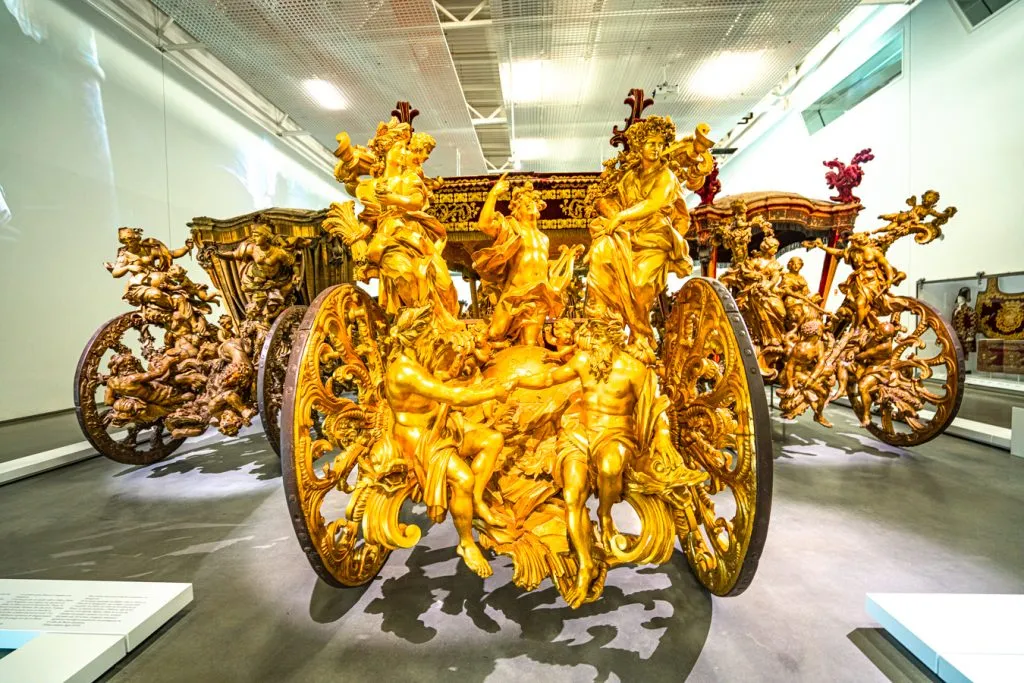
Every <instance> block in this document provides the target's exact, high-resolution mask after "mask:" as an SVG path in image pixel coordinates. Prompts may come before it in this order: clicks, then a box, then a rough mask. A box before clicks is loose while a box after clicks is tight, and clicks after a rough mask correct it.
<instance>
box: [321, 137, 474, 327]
mask: <svg viewBox="0 0 1024 683" xmlns="http://www.w3.org/2000/svg"><path fill="white" fill-rule="evenodd" d="M412 139H413V135H412V130H411V128H410V127H409V124H406V123H399V122H398V120H397V119H391V121H390V122H388V123H381V124H380V125H379V126H378V127H377V134H376V135H375V136H374V138H373V139H372V140H371V141H370V143H369V145H368V147H358V146H354V145H352V144H351V141H350V140H349V138H348V135H346V134H345V133H342V134H340V135H338V149H337V150H336V151H335V156H337V157H338V159H339V161H338V164H337V165H336V166H335V177H336V178H338V180H339V181H341V182H344V183H345V185H346V188H348V189H349V191H350V192H351V193H353V194H355V196H356V197H357V198H358V199H359V200H360V202H362V204H363V210H362V211H361V212H360V214H359V216H358V217H356V215H355V208H354V203H353V202H344V203H341V204H339V203H332V204H331V207H330V209H329V210H328V217H327V219H325V220H324V228H325V229H326V230H327V231H328V232H329V233H330V234H332V235H337V236H338V237H340V238H341V240H342V241H343V242H344V243H345V244H346V245H347V246H348V247H349V248H350V249H351V252H352V257H353V260H354V262H355V276H356V278H357V279H359V280H362V281H364V282H367V281H369V279H370V278H372V277H378V278H379V279H380V294H379V301H380V304H381V307H382V308H383V309H384V311H385V312H386V313H388V314H391V315H394V314H397V313H398V311H399V309H400V308H402V307H403V306H422V305H425V304H430V305H431V306H432V307H433V309H434V312H435V314H436V315H438V317H439V318H441V319H442V320H444V321H445V323H446V324H448V325H449V326H452V327H457V316H458V312H459V303H458V297H457V295H456V292H455V285H454V283H453V282H452V278H451V274H450V273H449V271H448V266H447V264H446V263H445V261H444V258H443V257H442V252H443V251H444V247H445V244H446V242H447V239H448V234H447V231H446V229H445V227H444V225H442V224H441V223H440V222H439V221H438V220H437V219H436V218H435V217H433V216H431V215H430V214H429V213H427V212H426V210H427V208H429V206H430V198H431V194H432V189H431V184H429V183H428V182H427V181H426V180H425V176H424V175H423V169H422V162H423V161H425V160H426V158H427V156H428V155H429V153H430V150H431V149H432V148H433V147H432V144H431V143H433V138H430V136H427V135H423V134H417V137H416V141H417V148H416V150H415V152H413V151H411V150H410V142H411V141H412ZM364 175H369V178H363V177H362V176H364Z"/></svg>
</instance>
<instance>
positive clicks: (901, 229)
mask: <svg viewBox="0 0 1024 683" xmlns="http://www.w3.org/2000/svg"><path fill="white" fill-rule="evenodd" d="M938 203H939V193H938V192H936V191H935V190H927V191H925V193H924V194H923V195H921V203H920V204H918V203H917V197H916V196H911V197H909V198H908V199H907V206H909V207H910V208H909V209H907V210H906V211H897V212H896V213H883V214H882V215H881V216H879V217H878V218H879V219H880V220H883V221H889V224H888V225H885V226H882V227H881V228H878V229H876V230H873V231H872V234H874V235H878V237H877V238H876V239H877V240H878V241H879V242H880V243H882V244H883V250H884V249H888V247H889V245H891V244H892V243H893V242H895V241H896V240H897V239H899V238H900V237H903V236H904V235H909V234H911V233H913V234H914V240H915V241H916V242H917V243H918V244H927V243H928V242H931V241H932V240H934V239H935V238H937V237H938V238H941V237H942V226H943V225H945V224H946V223H948V222H949V219H950V218H952V217H953V216H955V215H956V207H955V206H950V207H949V208H947V209H945V210H943V211H939V210H938V209H936V208H935V207H936V206H937V205H938ZM929 218H931V219H932V220H930V221H929V220H928V219H929Z"/></svg>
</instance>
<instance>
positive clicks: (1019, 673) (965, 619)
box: [866, 593, 1024, 683]
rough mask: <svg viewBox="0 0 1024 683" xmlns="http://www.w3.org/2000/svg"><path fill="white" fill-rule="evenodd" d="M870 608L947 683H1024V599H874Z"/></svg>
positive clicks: (882, 595) (904, 596)
mask: <svg viewBox="0 0 1024 683" xmlns="http://www.w3.org/2000/svg"><path fill="white" fill-rule="evenodd" d="M866 608H867V612H868V614H869V615H871V617H872V618H874V619H875V620H876V621H877V622H878V623H879V624H881V625H882V626H883V627H884V628H885V630H886V631H888V632H889V633H890V634H891V635H892V636H893V637H894V638H895V639H896V640H898V641H899V642H900V643H901V644H902V645H903V646H904V647H906V648H907V649H908V650H910V652H911V653H913V655H914V656H915V657H917V658H918V659H919V660H921V662H922V663H923V664H924V665H925V666H926V667H928V668H929V669H931V670H932V671H933V672H934V673H935V674H936V675H937V676H938V677H939V678H940V679H942V680H943V681H946V683H967V682H973V683H1010V682H1011V681H1013V682H1014V683H1018V682H1019V681H1022V680H1024V595H971V594H963V595H961V594H956V595H948V594H945V595H944V594H935V593H869V594H868V596H867V607H866Z"/></svg>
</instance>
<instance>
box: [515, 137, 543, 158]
mask: <svg viewBox="0 0 1024 683" xmlns="http://www.w3.org/2000/svg"><path fill="white" fill-rule="evenodd" d="M547 155H548V141H547V139H545V138H516V139H514V140H513V141H512V158H513V159H515V160H516V161H533V160H535V159H543V158H544V157H546V156H547Z"/></svg>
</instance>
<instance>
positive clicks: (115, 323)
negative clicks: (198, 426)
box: [75, 313, 185, 465]
mask: <svg viewBox="0 0 1024 683" xmlns="http://www.w3.org/2000/svg"><path fill="white" fill-rule="evenodd" d="M133 331H134V332H133ZM132 334H136V335H137V336H140V337H141V335H144V334H148V324H147V323H146V322H145V321H144V320H143V319H142V316H141V315H139V314H138V313H124V314H122V315H119V316H117V317H116V318H113V319H111V320H109V321H107V322H106V323H105V324H104V325H102V326H101V327H100V328H99V329H98V330H96V332H95V334H93V335H92V339H90V340H89V343H88V344H86V345H85V350H83V351H82V357H81V358H79V360H78V367H77V368H76V369H75V414H76V415H77V416H78V424H79V425H80V426H81V427H82V432H83V433H84V434H85V438H86V439H88V441H89V443H90V444H92V447H93V448H95V449H96V450H97V452H99V453H101V454H103V455H105V456H107V457H108V458H110V459H111V460H115V461H117V462H120V463H124V464H126V465H149V464H152V463H154V462H157V461H159V460H163V459H164V458H166V457H167V456H169V455H170V454H171V453H173V452H174V451H175V450H177V449H178V447H179V446H181V444H182V443H183V442H184V441H185V439H175V438H171V437H170V436H169V434H168V433H167V431H166V430H165V428H164V423H163V419H162V418H161V419H158V420H156V421H154V422H150V423H138V424H128V425H121V426H113V425H110V424H108V421H107V419H106V416H107V414H108V412H109V411H110V407H109V406H106V405H104V404H103V392H104V388H105V380H104V378H103V372H104V371H105V370H106V369H107V368H106V362H107V361H109V359H110V357H111V356H112V355H113V354H114V353H116V352H118V351H122V352H123V351H124V350H125V349H131V348H132V347H133V346H137V343H136V340H133V339H131V338H130V337H131V336H132ZM135 353H136V355H137V351H135ZM121 432H124V434H121Z"/></svg>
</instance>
